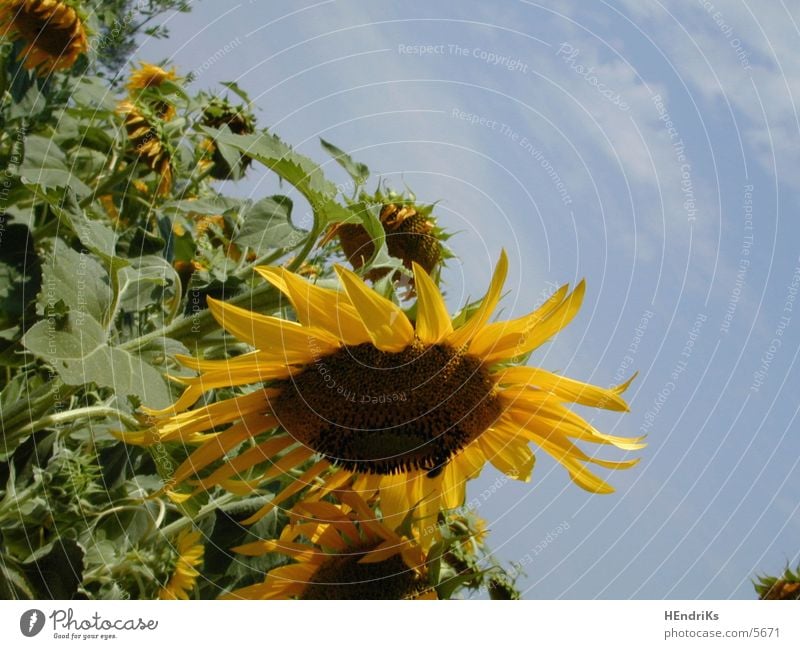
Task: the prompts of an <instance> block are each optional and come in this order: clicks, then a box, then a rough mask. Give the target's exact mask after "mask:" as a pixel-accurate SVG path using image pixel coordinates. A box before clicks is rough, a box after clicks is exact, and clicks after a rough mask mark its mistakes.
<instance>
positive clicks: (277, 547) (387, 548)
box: [225, 492, 436, 599]
mask: <svg viewBox="0 0 800 649" xmlns="http://www.w3.org/2000/svg"><path fill="white" fill-rule="evenodd" d="M340 496H341V498H342V503H341V504H340V505H334V504H332V503H329V502H325V501H320V502H300V503H298V504H297V505H296V506H295V507H294V509H293V510H292V511H291V513H290V523H289V524H288V525H286V526H285V527H284V528H283V532H282V533H281V536H280V538H278V539H276V540H266V541H256V542H254V543H248V544H246V545H242V546H239V547H237V548H234V549H233V550H234V552H238V553H239V554H244V555H248V556H261V555H264V554H268V553H278V554H283V555H286V556H288V557H291V558H292V559H294V561H295V562H294V563H291V564H289V565H284V566H281V567H279V568H275V569H273V570H271V571H270V572H269V573H267V575H266V576H265V578H264V581H263V582H262V583H259V584H255V585H253V586H247V587H245V588H240V589H238V590H235V591H233V592H231V593H228V594H227V595H226V596H225V599H289V598H298V599H436V596H435V591H434V590H433V589H432V588H431V587H430V586H429V584H428V583H427V573H426V569H425V565H426V563H427V557H426V555H425V552H424V551H423V550H422V548H421V547H420V546H419V545H418V544H417V543H416V542H415V541H414V540H413V539H409V538H407V537H405V536H403V535H401V534H399V533H398V532H396V531H394V530H392V529H391V528H389V527H387V526H386V524H385V523H383V522H382V521H380V520H379V519H377V518H376V517H375V514H374V513H373V512H372V510H371V509H370V508H369V506H368V505H367V503H366V502H365V501H364V500H363V499H362V498H360V497H359V496H358V495H356V494H354V493H352V492H345V493H342V494H340Z"/></svg>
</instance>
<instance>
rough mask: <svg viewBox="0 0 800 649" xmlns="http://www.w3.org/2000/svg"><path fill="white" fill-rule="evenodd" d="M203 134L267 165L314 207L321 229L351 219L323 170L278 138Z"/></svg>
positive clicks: (209, 130)
mask: <svg viewBox="0 0 800 649" xmlns="http://www.w3.org/2000/svg"><path fill="white" fill-rule="evenodd" d="M201 130H202V131H203V132H205V133H207V134H208V135H210V136H211V137H213V138H214V140H215V142H221V143H223V144H226V145H228V146H231V147H233V148H235V149H238V150H239V151H240V152H242V153H244V154H245V155H248V156H250V157H251V158H253V159H254V160H258V161H259V162H260V163H261V164H264V165H266V166H267V167H269V168H270V169H271V170H272V171H274V172H275V173H276V174H278V175H279V176H280V177H281V178H283V180H285V181H286V182H288V183H290V184H291V185H293V186H294V187H295V189H297V191H299V192H300V193H301V194H302V195H303V197H304V198H305V199H306V200H307V201H308V202H309V203H310V204H311V207H312V209H313V210H314V213H315V214H316V215H318V217H320V222H319V223H317V227H320V228H321V227H323V226H324V225H326V224H328V223H337V222H340V221H344V220H346V219H348V218H350V217H351V214H350V213H349V212H348V211H347V210H346V209H345V208H344V207H342V206H341V205H340V204H339V203H337V202H336V200H335V198H336V195H337V193H338V190H337V188H336V185H334V184H333V183H332V182H330V181H329V180H327V179H326V178H325V175H324V174H323V173H322V170H321V169H320V167H319V166H318V165H317V164H316V163H315V162H314V161H313V160H311V159H310V158H307V157H306V156H304V155H301V154H299V153H296V152H295V151H294V150H293V149H292V148H291V147H290V146H289V145H287V144H285V143H284V142H283V141H282V140H281V139H280V138H279V137H278V136H277V135H272V134H270V133H256V134H253V135H234V134H233V133H229V132H225V131H221V130H219V129H215V128H209V127H201Z"/></svg>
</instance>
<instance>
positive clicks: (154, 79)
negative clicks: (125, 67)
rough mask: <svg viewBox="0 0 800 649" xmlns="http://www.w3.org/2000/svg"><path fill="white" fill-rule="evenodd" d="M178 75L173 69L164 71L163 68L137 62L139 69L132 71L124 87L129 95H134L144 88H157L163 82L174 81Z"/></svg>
mask: <svg viewBox="0 0 800 649" xmlns="http://www.w3.org/2000/svg"><path fill="white" fill-rule="evenodd" d="M177 78H178V74H177V72H176V71H175V68H174V67H173V68H171V69H169V70H165V69H164V68H162V67H160V66H158V65H154V64H152V63H145V62H144V61H140V62H139V69H138V70H133V71H132V72H131V76H130V78H129V79H128V83H127V84H126V85H125V87H126V88H127V89H128V91H129V92H130V93H131V94H136V93H137V92H138V91H140V90H145V89H146V88H157V87H158V86H160V85H161V84H162V83H164V82H165V81H175V80H176V79H177Z"/></svg>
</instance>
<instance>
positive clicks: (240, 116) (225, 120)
mask: <svg viewBox="0 0 800 649" xmlns="http://www.w3.org/2000/svg"><path fill="white" fill-rule="evenodd" d="M201 123H202V124H203V126H209V127H211V128H222V127H223V126H227V127H228V128H229V129H230V130H231V133H233V134H234V135H249V134H251V133H254V132H255V128H256V122H255V117H254V116H253V114H252V113H251V112H250V111H249V110H248V109H247V107H246V106H234V105H232V104H231V103H230V102H229V101H228V100H227V99H221V98H219V97H213V98H212V99H211V100H210V101H209V102H208V105H207V106H206V107H205V108H204V109H203V117H202V119H201ZM202 148H203V150H204V151H205V152H206V154H207V155H208V156H209V157H210V159H209V160H207V163H210V164H211V171H210V175H211V177H212V178H216V179H217V180H225V179H227V178H230V177H231V175H232V174H233V173H234V171H233V169H231V166H230V165H229V164H228V161H227V160H225V156H223V155H222V153H221V152H220V150H219V148H218V147H217V145H216V144H215V143H214V141H213V140H211V139H210V138H206V139H204V140H203V142H202ZM238 156H239V171H240V172H242V173H243V172H244V171H245V170H246V169H247V167H248V166H249V165H250V162H251V161H252V158H250V156H248V155H246V154H244V153H238Z"/></svg>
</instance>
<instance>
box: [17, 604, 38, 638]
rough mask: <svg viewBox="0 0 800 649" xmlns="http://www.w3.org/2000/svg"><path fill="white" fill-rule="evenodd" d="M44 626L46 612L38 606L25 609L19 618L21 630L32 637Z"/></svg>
mask: <svg viewBox="0 0 800 649" xmlns="http://www.w3.org/2000/svg"><path fill="white" fill-rule="evenodd" d="M43 628H44V613H42V611H40V610H39V609H38V608H32V609H30V610H28V611H25V612H24V613H23V614H22V616H21V617H20V618H19V630H20V631H22V635H24V636H25V637H27V638H32V637H33V636H35V635H36V634H37V633H39V631H41V630H42V629H43Z"/></svg>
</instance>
